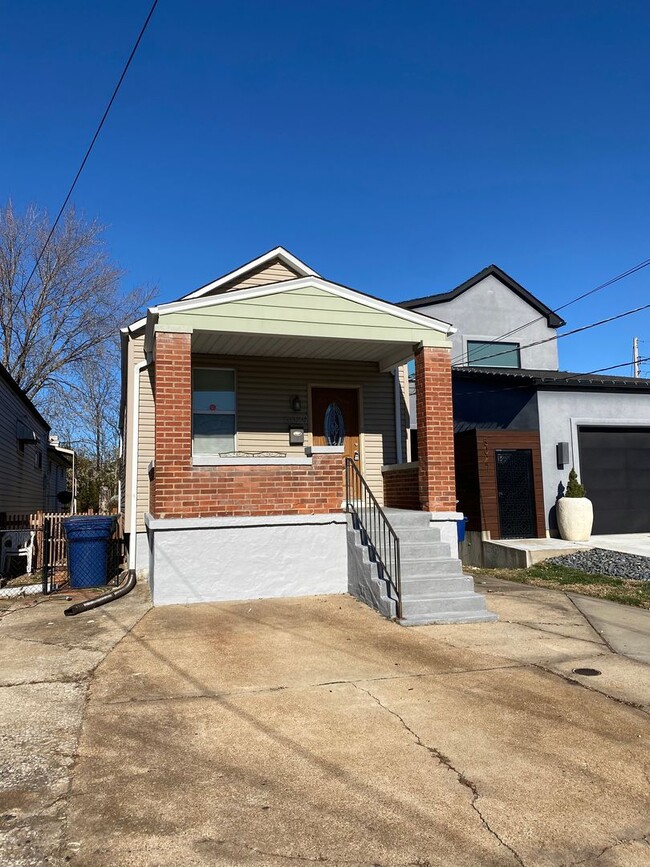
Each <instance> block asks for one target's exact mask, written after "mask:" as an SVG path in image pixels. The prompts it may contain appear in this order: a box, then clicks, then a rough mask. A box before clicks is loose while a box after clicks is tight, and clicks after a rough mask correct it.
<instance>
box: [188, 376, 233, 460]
mask: <svg viewBox="0 0 650 867" xmlns="http://www.w3.org/2000/svg"><path fill="white" fill-rule="evenodd" d="M195 370H222V371H229V372H230V373H232V375H233V381H234V394H235V408H234V410H226V411H224V412H215V413H212V412H197V413H195V412H194V371H195ZM195 415H232V416H234V419H235V433H234V437H233V439H234V446H235V447H234V449H233V451H234V452H236V451H237V371H236V370H235V368H234V367H221V366H217V365H214V364H193V365H192V458H194V456H195V455H194V416H195ZM218 456H219V453H218V452H217V453H216V454H214V455H213V454H210V453H206V452H201V453H199V454H197V455H196V457H197V458H210V457H218Z"/></svg>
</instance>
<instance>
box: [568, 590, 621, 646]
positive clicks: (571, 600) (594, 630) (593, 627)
mask: <svg viewBox="0 0 650 867" xmlns="http://www.w3.org/2000/svg"><path fill="white" fill-rule="evenodd" d="M564 595H565V596H566V598H567V599H568V600H569V602H570V603H571V605H573V607H574V608H575V610H576V611H577V612H578V614H579V615H580V617H582V619H583V620H584V621H585V623H586V624H587V626H589V628H590V629H591V630H592V631H593V632H595V634H596V635H597V636H598V638H599V639H600V640H601V641H602V643H603V644H604V645H605V647H607V648H608V649H609V650H611V652H612V653H615V654H616V655H618V652H617V651H616V650H614V648H613V647H612V645H611V644H610V643H609V641H608V640H607V639H606V638H605V636H604V635H603V634H602V633H601V632H599V631H598V630H597V629H596V627H595V626H594V624H593V623H592V622H591V620H590V619H589V617H587V615H586V614H585V613H584V611H581V610H580V608H579V607H578V605H577V604H576V602H575V600H574V599H572V598H571V596H569V594H568V593H565V594H564Z"/></svg>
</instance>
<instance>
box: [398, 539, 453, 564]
mask: <svg viewBox="0 0 650 867" xmlns="http://www.w3.org/2000/svg"><path fill="white" fill-rule="evenodd" d="M399 550H400V554H401V557H402V560H445V559H450V557H449V553H450V552H449V545H445V543H444V542H422V543H420V542H409V543H407V544H406V545H405V544H403V543H402V540H401V539H400V543H399ZM445 555H446V556H445Z"/></svg>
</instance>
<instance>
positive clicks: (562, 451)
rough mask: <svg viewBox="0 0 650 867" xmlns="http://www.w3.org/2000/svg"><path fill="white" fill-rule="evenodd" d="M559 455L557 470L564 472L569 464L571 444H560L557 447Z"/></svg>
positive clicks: (556, 450)
mask: <svg viewBox="0 0 650 867" xmlns="http://www.w3.org/2000/svg"><path fill="white" fill-rule="evenodd" d="M555 452H556V455H557V468H558V470H563V469H564V468H565V467H566V465H567V464H568V463H569V443H558V444H557V445H556V446H555Z"/></svg>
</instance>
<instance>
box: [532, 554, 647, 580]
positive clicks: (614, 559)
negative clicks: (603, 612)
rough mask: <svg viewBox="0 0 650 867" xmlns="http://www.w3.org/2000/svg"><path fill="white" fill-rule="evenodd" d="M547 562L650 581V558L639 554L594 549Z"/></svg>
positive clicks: (582, 570) (613, 575) (586, 570)
mask: <svg viewBox="0 0 650 867" xmlns="http://www.w3.org/2000/svg"><path fill="white" fill-rule="evenodd" d="M545 562H546V563H554V564H557V565H558V566H570V567H571V568H572V569H579V570H580V571H581V572H594V573H596V574H599V575H611V576H612V577H614V578H632V579H633V580H635V581H650V557H641V556H640V555H639V554H623V553H622V552H621V551H607V550H605V548H592V549H591V550H589V551H577V552H576V553H575V554H566V555H565V556H564V557H552V558H551V559H550V560H546V561H545Z"/></svg>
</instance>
